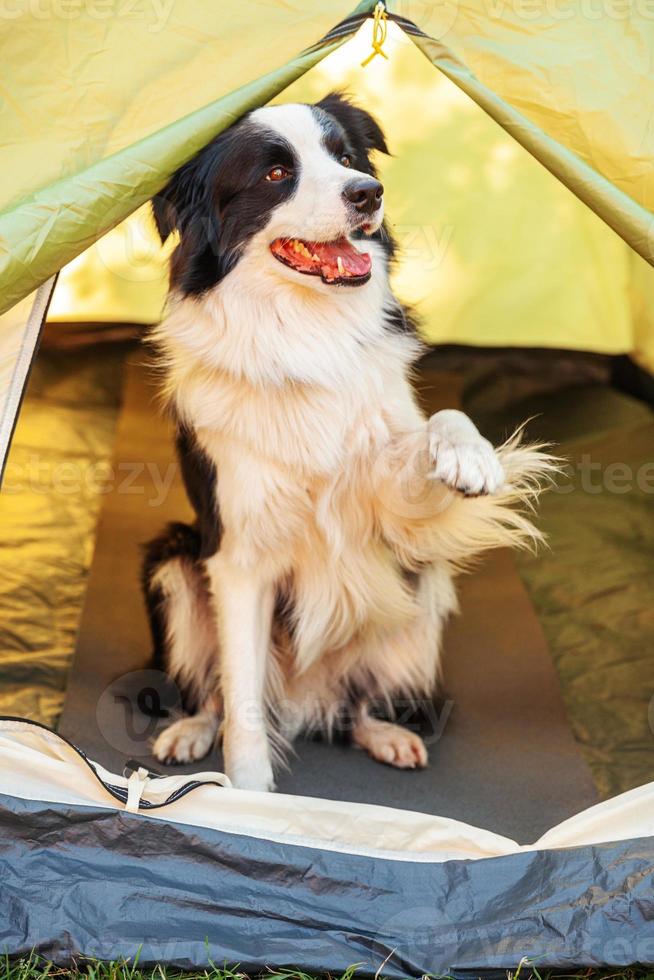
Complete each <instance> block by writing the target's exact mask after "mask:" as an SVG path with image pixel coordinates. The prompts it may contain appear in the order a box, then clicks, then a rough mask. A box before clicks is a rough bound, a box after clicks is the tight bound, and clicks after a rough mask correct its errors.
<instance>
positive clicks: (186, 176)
mask: <svg viewBox="0 0 654 980" xmlns="http://www.w3.org/2000/svg"><path fill="white" fill-rule="evenodd" d="M208 149H209V148H208V147H205V149H204V150H201V151H200V153H199V154H198V155H197V156H195V157H193V159H192V160H189V161H188V163H185V164H184V165H183V166H182V167H180V168H179V170H178V171H177V172H176V173H175V174H173V176H172V177H171V178H170V180H169V182H168V183H167V184H166V186H165V187H164V189H163V190H162V191H160V192H159V194H157V196H156V197H153V198H152V213H153V215H154V220H155V224H156V226H157V231H158V232H159V237H160V238H161V241H162V244H163V242H165V241H166V239H167V238H168V236H169V235H172V233H173V232H174V231H178V232H179V233H180V234H181V233H182V231H185V230H186V229H187V227H188V225H189V223H190V221H191V220H192V219H193V216H194V215H196V214H197V213H198V210H199V209H200V210H201V209H202V204H203V201H202V198H203V194H204V191H205V187H204V182H203V177H204V176H205V175H204V174H203V170H204V169H206V167H203V160H204V157H205V156H206V154H207V151H208Z"/></svg>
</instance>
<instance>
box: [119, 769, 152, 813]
mask: <svg viewBox="0 0 654 980" xmlns="http://www.w3.org/2000/svg"><path fill="white" fill-rule="evenodd" d="M149 782H150V773H149V772H148V770H147V769H144V768H143V767H142V766H140V767H139V768H138V769H136V770H135V771H134V772H133V773H132V775H131V776H130V777H129V779H128V780H127V800H126V802H125V809H126V810H127V811H129V813H138V810H139V806H140V803H141V797H142V795H143V791H144V790H145V787H146V786H147V785H148V783H149Z"/></svg>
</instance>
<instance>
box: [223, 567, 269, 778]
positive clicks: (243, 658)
mask: <svg viewBox="0 0 654 980" xmlns="http://www.w3.org/2000/svg"><path fill="white" fill-rule="evenodd" d="M207 573H208V575H209V581H210V587H211V593H212V596H213V600H214V606H215V612H216V619H217V623H218V636H219V642H220V681H221V688H222V695H223V704H224V716H223V756H224V760H225V771H226V773H227V775H228V776H229V778H230V779H231V781H232V783H233V785H234V786H236V787H238V788H239V789H252V790H272V789H274V788H275V786H274V781H273V771H272V764H271V753H270V743H269V739H268V732H267V725H266V710H265V701H264V687H265V680H266V666H267V659H268V656H269V649H270V630H271V623H272V613H273V605H274V589H273V585H272V583H270V582H268V581H265V580H263V579H262V577H261V575H260V574H258V572H257V569H255V568H243V567H240V566H239V565H237V564H236V563H234V562H232V561H230V560H229V558H227V557H226V556H225V555H224V554H223V553H222V552H218V554H217V555H215V556H214V557H213V558H210V559H209V561H208V562H207Z"/></svg>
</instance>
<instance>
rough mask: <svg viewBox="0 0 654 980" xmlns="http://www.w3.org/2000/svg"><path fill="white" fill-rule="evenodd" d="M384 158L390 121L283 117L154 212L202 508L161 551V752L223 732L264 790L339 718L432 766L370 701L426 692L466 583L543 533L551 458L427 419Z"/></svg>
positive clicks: (239, 131)
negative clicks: (388, 223) (394, 274)
mask: <svg viewBox="0 0 654 980" xmlns="http://www.w3.org/2000/svg"><path fill="white" fill-rule="evenodd" d="M373 151H381V152H383V153H385V152H388V151H387V148H386V143H385V139H384V136H383V133H382V131H381V129H380V128H379V126H378V125H377V123H376V122H375V121H374V120H373V118H372V117H371V116H370V115H368V113H366V112H364V111H363V110H361V109H359V108H357V107H356V106H355V105H353V104H352V103H351V102H350V101H348V100H347V99H346V98H344V97H343V96H342V95H340V94H332V95H329V96H327V97H326V98H324V99H323V100H322V101H321V102H319V103H318V104H317V105H280V106H267V107H265V108H262V109H258V110H256V111H254V112H252V113H250V114H249V115H247V116H246V117H244V118H243V119H241V120H240V121H238V122H237V123H236V124H235V125H233V126H232V127H231V128H230V129H228V130H227V131H225V132H224V133H222V134H221V135H220V136H218V137H217V138H216V139H214V140H213V141H212V142H211V143H210V144H209V145H208V146H206V147H205V148H204V149H203V150H202V151H201V152H200V153H199V154H198V155H197V156H196V157H195V158H194V159H193V160H191V161H190V162H189V163H187V164H186V165H185V166H183V167H182V168H181V169H180V170H179V171H178V172H177V173H176V174H175V175H174V177H173V178H172V180H171V181H170V183H169V184H168V186H167V187H166V188H165V189H164V191H163V192H162V194H161V195H160V196H159V198H157V199H156V200H155V201H154V204H153V207H154V214H155V219H156V222H157V226H158V229H159V233H160V235H161V238H162V240H165V239H166V238H167V237H168V236H169V235H170V234H172V233H176V234H177V235H178V244H177V246H176V249H175V251H174V254H173V256H172V259H171V271H170V295H169V305H168V310H167V315H166V318H165V319H164V321H163V322H162V323H161V324H160V326H158V327H157V328H156V330H155V331H154V335H153V341H154V343H155V345H156V348H157V352H158V358H159V361H160V364H161V366H162V369H163V371H164V374H165V385H164V394H165V398H166V401H167V403H168V405H169V407H170V410H171V411H172V413H173V415H174V418H175V421H176V425H177V450H178V454H179V459H180V465H181V470H182V473H183V477H184V480H185V484H186V488H187V492H188V496H189V498H190V501H191V503H192V505H193V508H194V510H195V513H196V519H195V522H194V523H193V524H192V525H184V524H173V525H171V526H169V527H168V528H167V529H166V531H165V532H164V533H163V534H162V536H161V537H159V538H158V539H157V540H155V541H153V542H151V544H150V545H149V546H148V548H147V554H146V560H145V566H144V588H145V593H146V600H147V604H148V609H149V613H150V619H151V625H152V630H153V637H154V644H155V657H156V658H158V661H159V663H162V664H164V665H165V669H166V670H167V671H168V672H169V673H170V675H171V676H172V677H173V678H174V679H175V680H176V682H177V684H178V685H179V687H180V689H181V691H182V692H183V699H184V705H185V711H186V714H185V716H184V717H181V718H178V719H177V720H176V721H174V722H173V723H172V724H171V725H170V726H169V727H168V728H166V729H165V730H164V731H163V732H162V733H161V734H160V735H159V736H158V737H157V739H156V742H155V744H154V754H155V756H156V757H157V758H158V759H159V760H161V761H162V762H173V763H175V762H177V763H188V762H191V761H193V760H196V759H200V758H202V757H203V756H204V755H206V754H207V752H209V750H210V749H211V747H212V745H213V743H214V741H215V739H216V738H217V735H218V732H219V730H220V732H221V735H222V742H223V753H224V765H225V769H226V772H227V775H228V776H229V777H230V779H231V781H232V783H233V784H234V785H235V786H237V787H241V788H245V789H252V790H269V789H272V788H273V787H274V766H275V764H277V763H278V762H279V761H280V759H281V758H282V757H283V751H284V747H285V746H287V745H288V744H289V742H290V741H292V739H293V738H294V737H295V735H297V734H298V733H300V732H301V731H307V730H309V731H316V730H317V731H322V732H324V733H326V734H329V733H330V731H331V730H332V728H333V726H334V723H335V721H336V719H337V718H339V719H340V718H342V717H343V712H344V711H346V712H347V718H348V723H349V726H350V731H351V737H352V741H353V742H354V743H355V744H356V745H358V746H360V747H361V748H363V749H365V750H366V751H367V752H368V753H369V754H370V755H371V756H372V757H373V758H375V759H378V760H379V761H380V762H384V763H387V764H390V765H393V766H398V767H402V768H416V767H422V766H425V765H426V763H427V753H426V749H425V746H424V743H423V741H422V740H421V738H420V737H419V736H418V735H417V734H415V733H414V732H411V731H409V730H408V729H406V728H402V727H400V726H399V725H397V724H395V723H394V722H392V721H389V720H382V718H380V717H378V712H375V711H373V710H371V704H373V703H377V704H378V703H379V702H382V703H387V704H388V705H389V706H390V705H391V704H392V702H393V699H394V698H410V699H415V700H417V699H420V698H429V697H431V696H432V694H433V692H434V688H435V685H436V682H437V678H438V672H439V647H440V642H441V633H442V629H443V624H444V623H445V621H446V620H447V618H448V616H449V615H450V614H451V613H452V612H453V611H454V610H455V609H456V595H455V588H454V580H455V577H456V574H457V572H458V571H459V570H460V569H461V568H462V567H463V566H465V565H466V564H467V563H469V562H470V560H471V559H472V558H474V557H475V556H476V555H478V554H479V553H480V552H482V551H484V550H486V549H489V548H494V547H497V546H502V545H507V544H508V545H520V544H525V543H529V542H530V541H534V540H535V539H537V538H538V536H539V535H538V532H537V531H536V530H535V528H534V527H533V526H532V525H531V524H530V522H529V520H528V518H527V517H526V516H525V515H524V513H523V512H522V511H523V510H524V508H522V509H521V505H524V504H525V503H527V504H529V503H530V502H532V501H533V499H535V497H536V495H537V494H538V492H539V488H540V482H541V478H542V477H544V476H547V473H548V470H549V469H550V468H551V466H552V464H551V462H550V461H549V459H548V457H547V456H545V455H544V454H542V453H540V452H539V447H531V448H530V447H525V446H523V445H521V444H520V437H519V434H518V435H516V436H514V437H512V438H511V439H510V440H509V441H508V442H507V443H505V444H504V445H503V446H502V447H500V448H499V449H497V450H496V449H494V448H493V447H492V446H491V444H490V443H489V442H487V441H486V439H484V438H482V436H481V435H480V434H479V432H478V431H477V429H476V428H475V426H474V425H473V423H472V422H471V421H470V419H469V418H467V417H466V416H465V415H464V414H462V413H461V412H459V411H454V410H447V411H441V412H438V413H436V414H435V415H433V416H432V417H431V418H427V417H425V415H424V414H423V412H422V411H421V409H420V408H419V407H418V404H417V401H416V398H415V396H414V392H413V390H412V387H411V383H410V374H411V366H412V364H413V362H414V361H415V360H416V358H417V356H418V355H419V353H420V350H421V348H420V344H419V342H418V340H417V339H416V336H415V333H414V331H413V328H412V323H411V319H410V317H409V316H408V314H407V313H406V311H405V310H403V308H402V306H401V305H400V303H399V301H398V300H397V299H396V297H395V296H394V295H393V293H392V292H391V289H390V286H389V264H390V263H391V261H392V259H393V251H394V247H393V242H392V239H391V237H390V235H389V233H388V231H387V230H386V228H385V226H384V223H383V215H384V202H383V187H382V185H381V183H380V182H379V180H378V179H377V177H376V173H375V169H374V167H373V164H372V163H371V160H370V154H371V153H372V152H373Z"/></svg>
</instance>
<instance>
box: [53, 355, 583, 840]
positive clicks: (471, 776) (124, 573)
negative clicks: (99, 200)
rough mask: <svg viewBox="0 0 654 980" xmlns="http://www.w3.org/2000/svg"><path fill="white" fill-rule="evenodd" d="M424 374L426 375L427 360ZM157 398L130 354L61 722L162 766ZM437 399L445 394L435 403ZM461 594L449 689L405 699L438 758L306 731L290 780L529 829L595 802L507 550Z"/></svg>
mask: <svg viewBox="0 0 654 980" xmlns="http://www.w3.org/2000/svg"><path fill="white" fill-rule="evenodd" d="M434 380H435V381H436V379H434ZM423 383H427V384H429V375H428V374H427V375H425V376H423ZM434 390H438V388H436V386H435V385H434ZM441 392H442V387H441ZM441 397H443V394H442V393H441ZM445 397H447V394H446V395H445ZM153 403H154V388H153V387H152V383H151V380H149V379H148V378H147V376H146V375H145V373H144V371H143V369H139V368H138V367H137V365H136V364H132V366H131V368H130V369H129V373H128V377H127V382H126V389H125V402H124V406H123V410H122V415H121V418H120V421H119V426H118V434H117V440H116V449H115V458H114V461H113V471H114V472H115V473H117V474H124V476H125V480H124V481H120V480H119V481H117V482H116V485H115V487H114V489H113V490H112V492H110V493H109V494H108V495H107V496H106V497H105V500H104V504H103V510H102V513H101V516H100V522H99V534H98V539H97V545H96V551H95V557H94V560H93V565H92V567H91V572H90V578H89V586H88V592H87V597H86V604H85V607H84V611H83V615H82V621H81V625H80V630H79V635H78V644H77V650H76V655H75V660H74V663H73V667H72V670H71V674H70V681H69V686H68V691H67V696H66V701H65V704H64V710H63V716H62V719H61V723H60V726H59V730H60V731H61V733H62V734H63V735H65V736H66V737H67V738H69V739H70V740H71V741H72V742H74V743H75V744H77V745H79V746H80V747H81V748H82V749H83V750H84V751H85V752H87V753H88V754H89V755H90V756H91V757H93V758H94V759H96V760H97V761H99V762H100V763H102V764H103V765H105V766H107V767H108V768H111V769H118V770H120V769H121V768H122V766H123V764H124V761H125V759H126V758H130V757H131V758H135V759H137V760H139V761H140V762H141V763H142V764H143V765H145V767H146V768H152V769H155V770H159V771H161V764H160V763H159V762H157V761H156V760H155V759H154V758H153V757H152V756H151V754H150V742H151V740H152V738H153V736H154V735H155V733H156V731H157V730H158V727H163V726H165V724H166V723H167V719H166V718H161V717H159V718H157V717H156V716H153V712H154V715H156V713H157V712H158V713H159V714H160V713H161V710H162V709H163V711H164V712H168V713H170V712H174V711H175V710H177V709H179V707H180V704H179V694H178V692H177V690H176V688H175V687H174V685H172V684H171V683H170V682H167V681H166V680H165V678H164V676H163V675H162V674H161V673H160V672H158V671H153V670H151V669H150V665H149V655H150V638H149V635H148V627H147V621H146V616H145V609H144V604H143V598H142V595H141V590H140V564H141V555H142V546H143V544H144V543H145V542H147V541H148V540H150V539H152V538H154V537H155V536H156V535H157V534H159V533H160V531H161V528H162V527H163V525H165V524H166V523H167V522H168V521H173V520H185V519H187V517H190V513H189V505H188V502H187V500H186V497H185V494H184V490H183V486H182V484H181V480H180V478H179V474H178V473H177V470H176V466H175V465H174V464H173V463H172V456H171V446H172V441H173V434H172V432H170V431H169V429H168V425H167V423H164V422H162V421H161V419H159V418H158V417H157V415H156V410H155V409H154V407H153ZM437 407H442V405H440V404H438V405H436V404H433V405H431V406H430V408H431V409H432V410H435V409H436V408H437ZM133 477H135V479H132V478H133ZM130 480H131V482H130ZM123 483H124V485H123ZM462 593H463V614H462V615H461V616H460V617H459V618H457V620H455V621H454V622H453V623H452V624H451V628H450V630H449V632H448V634H447V637H446V641H445V651H446V654H445V655H446V661H445V665H444V675H445V677H446V679H447V685H448V686H447V689H446V690H445V691H444V692H443V695H442V699H441V700H440V701H439V702H438V703H436V704H433V705H432V704H428V705H426V706H425V708H424V710H423V711H422V712H421V715H420V717H415V716H411V714H410V711H408V706H406V705H405V706H401V705H400V706H399V707H400V710H402V711H404V714H405V716H406V719H405V720H406V721H407V723H408V724H410V725H415V726H416V727H417V728H419V729H420V731H421V734H422V735H423V737H424V738H425V740H426V742H427V744H428V749H429V753H430V760H431V767H430V768H428V769H427V770H424V771H419V772H407V771H401V770H396V769H393V768H392V767H387V766H381V765H380V764H379V763H376V762H374V761H373V760H371V759H370V758H369V757H368V756H367V755H366V754H365V753H363V752H357V751H355V750H354V749H353V748H352V747H351V746H349V745H347V744H339V743H336V744H333V745H329V744H326V743H325V742H322V741H301V742H297V743H295V745H294V749H295V751H296V752H297V757H295V756H292V757H291V760H290V771H289V772H284V771H282V772H280V774H279V778H278V789H279V790H280V791H281V792H283V793H291V794H297V795H303V796H315V797H326V798H330V799H339V800H350V801H352V802H368V803H376V804H381V805H388V806H395V807H400V808H403V809H410V810H416V811H422V812H426V813H432V814H438V815H441V816H448V817H453V818H455V819H459V820H463V821H465V822H468V823H475V824H476V825H478V826H482V827H485V828H487V829H488V830H492V831H494V832H496V833H500V834H502V835H504V836H508V837H511V838H513V839H516V840H518V841H520V842H521V843H526V842H529V841H533V840H535V839H536V838H537V837H538V836H539V835H540V834H542V833H543V832H544V831H545V830H547V829H548V828H549V827H551V826H553V825H555V824H557V823H559V822H560V821H561V820H563V819H565V818H567V817H569V816H571V815H572V814H574V813H576V812H578V811H579V810H582V809H584V808H585V807H587V806H589V805H590V804H592V803H593V802H594V801H595V799H596V794H595V789H594V786H593V782H592V779H591V776H590V772H589V770H588V768H587V766H586V763H585V761H584V759H583V758H582V756H581V753H580V751H579V748H578V746H577V744H576V743H575V740H574V738H573V736H572V733H571V731H570V728H569V723H568V719H567V717H566V713H565V710H564V707H563V703H562V700H561V694H560V690H559V685H558V679H557V676H556V672H555V670H554V667H553V664H552V661H551V658H550V656H549V652H548V650H547V647H546V645H545V642H544V639H543V635H542V632H541V629H540V625H539V623H538V620H537V618H536V616H535V613H534V610H533V608H532V605H531V602H530V600H529V598H528V596H527V594H526V592H525V590H524V587H523V586H522V584H521V582H520V580H519V578H518V576H517V573H516V571H515V567H514V565H513V561H512V558H511V557H510V555H508V554H505V553H501V554H497V555H495V556H493V558H492V559H491V560H489V561H488V562H487V563H486V564H485V566H484V567H483V569H482V570H481V571H480V572H479V573H478V574H477V575H475V576H474V577H471V578H469V579H466V580H465V581H463V582H462ZM506 623H511V629H510V630H507V629H506V625H505V624H506ZM491 664H492V669H491V667H490V666H489V665H491ZM480 676H483V677H484V684H483V685H480V684H479V677H480ZM526 705H528V706H529V707H528V709H527V708H525V707H523V706H526ZM142 709H146V711H145V712H144V710H142ZM207 768H210V769H218V770H222V768H223V765H222V760H221V758H220V756H219V754H217V753H216V754H214V755H212V756H210V757H209V758H208V759H204V760H202V761H201V762H200V763H198V764H197V765H195V766H189V767H180V768H179V769H177V768H176V769H175V771H194V770H197V769H207ZM543 773H547V785H546V786H544V784H543Z"/></svg>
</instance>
